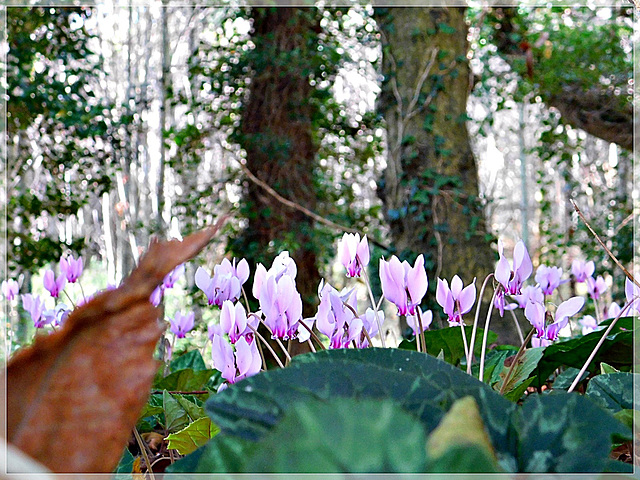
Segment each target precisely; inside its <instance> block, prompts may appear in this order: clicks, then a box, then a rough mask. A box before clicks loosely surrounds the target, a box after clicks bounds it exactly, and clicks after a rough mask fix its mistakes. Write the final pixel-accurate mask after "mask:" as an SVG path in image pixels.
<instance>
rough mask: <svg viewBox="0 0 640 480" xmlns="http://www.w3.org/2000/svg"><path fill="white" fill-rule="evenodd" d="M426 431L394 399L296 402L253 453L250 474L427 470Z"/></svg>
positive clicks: (248, 464) (341, 399)
mask: <svg viewBox="0 0 640 480" xmlns="http://www.w3.org/2000/svg"><path fill="white" fill-rule="evenodd" d="M425 440H426V436H425V432H424V428H423V426H422V424H421V423H420V422H418V421H416V418H415V417H414V416H412V415H410V414H409V413H407V412H406V411H404V410H403V409H401V408H400V407H399V406H397V405H396V404H395V403H394V402H393V401H391V400H389V399H384V400H379V401H374V400H371V399H355V398H335V399H333V400H328V401H319V400H312V401H309V402H304V403H296V404H294V405H293V406H292V407H291V409H290V410H289V411H288V412H287V413H286V415H285V416H284V417H283V419H282V421H281V422H280V423H278V425H277V426H276V427H275V428H274V429H273V430H272V431H271V432H270V433H269V434H267V435H265V436H264V437H263V438H262V439H261V440H260V441H259V442H258V443H257V444H256V445H255V447H254V448H252V449H251V451H250V456H249V458H248V460H247V466H246V472H264V473H270V472H290V473H325V472H345V473H357V472H362V473H365V472H366V473H382V472H424V471H425V461H426V455H425V450H424V448H425Z"/></svg>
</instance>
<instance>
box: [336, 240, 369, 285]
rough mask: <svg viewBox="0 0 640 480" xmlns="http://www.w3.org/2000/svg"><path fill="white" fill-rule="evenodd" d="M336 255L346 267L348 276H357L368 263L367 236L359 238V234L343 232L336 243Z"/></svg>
mask: <svg viewBox="0 0 640 480" xmlns="http://www.w3.org/2000/svg"><path fill="white" fill-rule="evenodd" d="M338 257H340V262H341V263H342V265H344V267H345V268H346V269H347V276H348V277H359V276H360V274H361V273H362V269H363V268H364V267H366V266H367V265H368V264H369V244H368V242H367V236H366V235H365V236H364V237H362V240H360V235H359V234H357V233H355V234H354V233H345V234H344V235H343V237H342V241H341V242H340V244H339V245H338Z"/></svg>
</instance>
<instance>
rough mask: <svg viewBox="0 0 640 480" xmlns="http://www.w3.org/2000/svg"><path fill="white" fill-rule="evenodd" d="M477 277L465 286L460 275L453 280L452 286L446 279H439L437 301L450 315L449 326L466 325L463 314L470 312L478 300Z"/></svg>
mask: <svg viewBox="0 0 640 480" xmlns="http://www.w3.org/2000/svg"><path fill="white" fill-rule="evenodd" d="M475 282H476V279H475V278H474V279H473V282H472V283H471V285H468V286H467V287H466V288H462V287H463V283H462V280H461V279H460V277H459V276H458V275H456V276H454V277H453V279H452V280H451V288H449V284H448V283H447V281H446V280H442V279H440V278H439V279H438V287H437V288H436V301H437V302H438V303H439V304H440V306H441V307H442V308H443V310H444V313H446V314H447V316H448V317H449V319H448V321H449V326H450V327H453V326H456V325H464V321H463V320H462V315H464V314H465V313H468V312H469V311H470V310H471V309H472V308H473V304H474V303H475V302H476V286H475Z"/></svg>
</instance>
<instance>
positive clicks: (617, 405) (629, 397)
mask: <svg viewBox="0 0 640 480" xmlns="http://www.w3.org/2000/svg"><path fill="white" fill-rule="evenodd" d="M634 375H637V374H633V373H627V372H618V373H608V374H606V375H597V376H595V377H593V378H592V379H591V380H589V383H588V384H587V390H586V392H585V395H587V396H588V397H589V398H590V399H591V400H593V401H594V402H595V403H597V404H598V405H600V406H601V407H602V408H606V409H607V410H610V411H612V412H618V411H620V410H628V409H633V378H634Z"/></svg>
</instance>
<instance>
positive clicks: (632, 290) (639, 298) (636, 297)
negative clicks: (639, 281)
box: [624, 278, 640, 313]
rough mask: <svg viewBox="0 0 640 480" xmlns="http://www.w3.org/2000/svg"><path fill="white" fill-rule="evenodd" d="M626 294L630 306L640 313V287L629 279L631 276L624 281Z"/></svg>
mask: <svg viewBox="0 0 640 480" xmlns="http://www.w3.org/2000/svg"><path fill="white" fill-rule="evenodd" d="M624 294H625V297H626V299H627V303H631V306H630V307H629V308H632V309H634V310H635V311H636V312H638V313H640V287H638V286H637V285H636V284H635V283H633V282H632V281H631V280H629V278H627V279H626V281H625V283H624ZM627 311H628V310H627Z"/></svg>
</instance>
